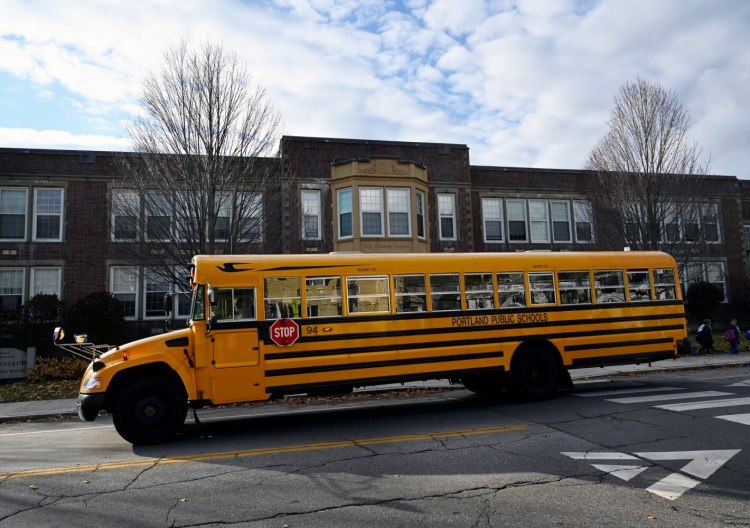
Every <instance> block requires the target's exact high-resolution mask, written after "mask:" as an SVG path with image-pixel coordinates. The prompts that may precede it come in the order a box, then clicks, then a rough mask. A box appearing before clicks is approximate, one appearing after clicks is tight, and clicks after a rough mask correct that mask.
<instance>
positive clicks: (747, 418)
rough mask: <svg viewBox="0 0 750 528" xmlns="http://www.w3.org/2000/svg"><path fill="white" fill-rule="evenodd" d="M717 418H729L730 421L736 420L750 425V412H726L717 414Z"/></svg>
mask: <svg viewBox="0 0 750 528" xmlns="http://www.w3.org/2000/svg"><path fill="white" fill-rule="evenodd" d="M716 418H721V419H722V420H727V421H729V422H736V423H739V424H742V425H750V413H748V414H725V415H723V416H717V417H716Z"/></svg>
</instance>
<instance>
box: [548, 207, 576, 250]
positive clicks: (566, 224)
mask: <svg viewBox="0 0 750 528" xmlns="http://www.w3.org/2000/svg"><path fill="white" fill-rule="evenodd" d="M550 208H551V209H552V241H553V242H572V241H573V237H572V235H571V233H570V203H569V202H556V201H551V202H550Z"/></svg>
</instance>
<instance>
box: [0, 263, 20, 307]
mask: <svg viewBox="0 0 750 528" xmlns="http://www.w3.org/2000/svg"><path fill="white" fill-rule="evenodd" d="M23 283H24V270H23V269H22V268H10V269H7V268H6V269H0V310H2V311H4V312H17V311H18V310H20V309H21V305H22V304H23Z"/></svg>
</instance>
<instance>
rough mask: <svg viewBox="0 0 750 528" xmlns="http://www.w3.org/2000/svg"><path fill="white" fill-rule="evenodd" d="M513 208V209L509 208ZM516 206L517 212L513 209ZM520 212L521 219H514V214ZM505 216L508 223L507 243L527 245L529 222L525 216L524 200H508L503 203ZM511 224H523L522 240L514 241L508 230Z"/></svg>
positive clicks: (510, 231)
mask: <svg viewBox="0 0 750 528" xmlns="http://www.w3.org/2000/svg"><path fill="white" fill-rule="evenodd" d="M511 206H513V207H511ZM516 206H518V211H514V210H513V209H515V208H516ZM517 212H520V213H521V217H518V218H516V216H515V215H516V213H517ZM505 216H506V218H507V222H508V242H509V243H511V244H528V242H529V222H528V219H527V216H526V200H522V199H509V200H506V201H505ZM511 222H523V240H514V239H513V233H512V230H511V228H510V223H511Z"/></svg>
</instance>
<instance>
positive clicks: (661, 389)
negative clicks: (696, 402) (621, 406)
mask: <svg viewBox="0 0 750 528" xmlns="http://www.w3.org/2000/svg"><path fill="white" fill-rule="evenodd" d="M676 390H685V388H684V387H653V388H646V389H618V390H611V391H601V392H585V393H582V394H574V395H573V396H578V397H580V398H591V397H592V396H617V395H618V394H641V393H645V392H665V391H676Z"/></svg>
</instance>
